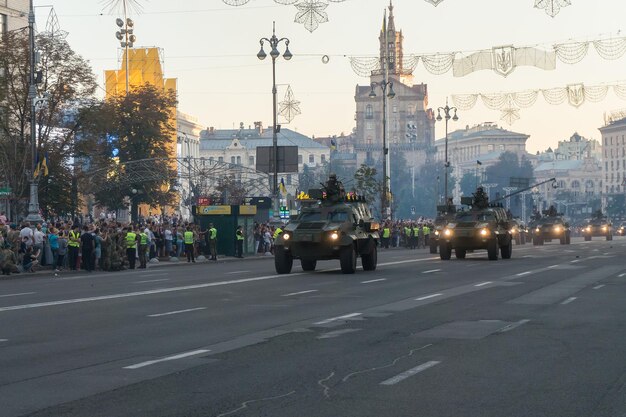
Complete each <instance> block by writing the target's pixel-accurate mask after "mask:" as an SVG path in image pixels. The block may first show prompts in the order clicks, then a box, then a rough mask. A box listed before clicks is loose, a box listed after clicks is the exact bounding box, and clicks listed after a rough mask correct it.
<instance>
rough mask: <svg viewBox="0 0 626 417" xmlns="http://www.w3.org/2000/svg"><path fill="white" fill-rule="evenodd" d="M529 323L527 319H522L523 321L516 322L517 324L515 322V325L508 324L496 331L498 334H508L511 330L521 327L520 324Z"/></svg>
mask: <svg viewBox="0 0 626 417" xmlns="http://www.w3.org/2000/svg"><path fill="white" fill-rule="evenodd" d="M529 321H530V320H528V319H524V320H520V321H517V322H515V323H511V324H509V325H507V326H504V327H503V328H501V329H500V330H498V332H500V333H506V332H510V331H511V330H513V329H516V328H518V327H519V326H521V325H522V324H526V323H528V322H529Z"/></svg>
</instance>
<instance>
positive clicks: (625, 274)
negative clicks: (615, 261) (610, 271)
mask: <svg viewBox="0 0 626 417" xmlns="http://www.w3.org/2000/svg"><path fill="white" fill-rule="evenodd" d="M624 276H626V272H624V273H623V274H619V275H618V276H617V277H618V278H621V277H624Z"/></svg>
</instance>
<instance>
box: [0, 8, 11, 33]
mask: <svg viewBox="0 0 626 417" xmlns="http://www.w3.org/2000/svg"><path fill="white" fill-rule="evenodd" d="M7 26H8V23H7V15H5V14H2V13H0V35H2V34H3V33H6V32H8V30H9V28H8V27H7Z"/></svg>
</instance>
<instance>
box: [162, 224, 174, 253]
mask: <svg viewBox="0 0 626 417" xmlns="http://www.w3.org/2000/svg"><path fill="white" fill-rule="evenodd" d="M163 238H164V240H165V256H172V241H173V238H172V230H171V228H170V226H169V224H166V225H165V230H164V231H163Z"/></svg>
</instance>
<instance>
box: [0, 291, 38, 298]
mask: <svg viewBox="0 0 626 417" xmlns="http://www.w3.org/2000/svg"><path fill="white" fill-rule="evenodd" d="M31 294H37V293H36V292H18V293H16V294H2V295H0V298H4V297H19V296H20V295H31Z"/></svg>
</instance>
